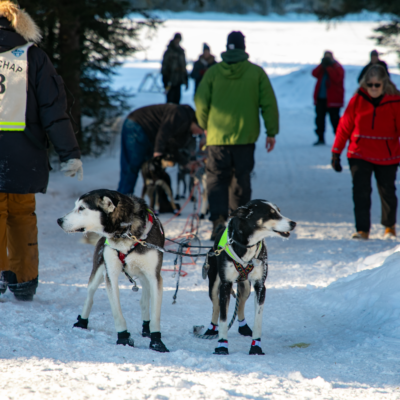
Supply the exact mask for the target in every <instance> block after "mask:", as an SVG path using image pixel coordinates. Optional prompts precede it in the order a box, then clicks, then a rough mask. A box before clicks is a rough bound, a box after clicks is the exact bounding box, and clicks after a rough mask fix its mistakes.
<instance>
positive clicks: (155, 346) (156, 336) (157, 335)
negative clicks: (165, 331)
mask: <svg viewBox="0 0 400 400" xmlns="http://www.w3.org/2000/svg"><path fill="white" fill-rule="evenodd" d="M150 339H151V341H150V346H149V347H150V349H151V350H154V351H158V352H159V353H169V350H168V349H167V348H166V347H165V344H164V343H163V342H162V341H161V332H152V333H150Z"/></svg>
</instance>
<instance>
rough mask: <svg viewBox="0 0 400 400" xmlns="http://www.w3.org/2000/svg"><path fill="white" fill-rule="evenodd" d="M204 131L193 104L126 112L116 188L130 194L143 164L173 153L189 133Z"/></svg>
mask: <svg viewBox="0 0 400 400" xmlns="http://www.w3.org/2000/svg"><path fill="white" fill-rule="evenodd" d="M200 133H203V130H202V129H201V128H200V127H199V126H198V125H197V119H196V115H195V112H194V110H193V108H192V107H190V106H188V105H177V104H171V103H168V104H157V105H154V106H147V107H142V108H138V109H137V110H135V111H133V112H132V113H130V114H129V115H128V117H127V118H126V120H125V122H124V125H123V127H122V133H121V175H120V181H119V185H118V191H119V192H120V193H123V194H132V193H133V191H134V189H135V185H136V180H137V177H138V174H139V171H140V169H141V167H142V165H143V163H144V162H145V161H147V160H149V159H151V158H152V157H158V156H161V155H164V156H165V155H172V156H173V157H175V156H176V154H177V151H178V150H179V149H180V148H183V147H184V146H185V145H186V143H187V142H188V141H189V140H190V138H191V136H192V134H193V135H196V134H200Z"/></svg>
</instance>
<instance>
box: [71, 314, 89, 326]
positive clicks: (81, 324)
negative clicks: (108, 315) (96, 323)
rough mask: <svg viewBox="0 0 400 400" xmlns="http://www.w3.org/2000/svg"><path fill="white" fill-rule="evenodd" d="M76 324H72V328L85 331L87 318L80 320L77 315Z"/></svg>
mask: <svg viewBox="0 0 400 400" xmlns="http://www.w3.org/2000/svg"><path fill="white" fill-rule="evenodd" d="M77 320H78V322H75V323H74V326H73V328H81V329H87V326H88V323H89V318H86V319H85V318H82V317H81V316H80V315H78V318H77Z"/></svg>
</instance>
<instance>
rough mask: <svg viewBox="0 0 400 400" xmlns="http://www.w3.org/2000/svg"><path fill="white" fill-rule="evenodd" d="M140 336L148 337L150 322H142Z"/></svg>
mask: <svg viewBox="0 0 400 400" xmlns="http://www.w3.org/2000/svg"><path fill="white" fill-rule="evenodd" d="M142 336H143V337H148V338H149V337H150V321H143V326H142Z"/></svg>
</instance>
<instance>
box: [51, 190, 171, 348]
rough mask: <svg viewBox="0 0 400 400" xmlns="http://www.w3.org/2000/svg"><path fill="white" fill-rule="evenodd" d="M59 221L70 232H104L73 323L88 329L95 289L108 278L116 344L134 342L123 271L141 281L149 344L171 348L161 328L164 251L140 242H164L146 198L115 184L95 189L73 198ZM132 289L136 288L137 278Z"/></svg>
mask: <svg viewBox="0 0 400 400" xmlns="http://www.w3.org/2000/svg"><path fill="white" fill-rule="evenodd" d="M57 222H58V224H59V225H60V226H61V228H62V229H64V231H66V232H68V233H72V232H95V233H97V234H99V235H100V236H101V237H102V238H101V239H100V240H99V241H98V242H97V245H96V249H95V252H94V256H93V269H92V273H91V275H90V278H89V284H88V293H87V298H86V302H85V304H84V306H83V310H82V313H81V315H79V316H78V322H77V323H75V325H74V326H75V327H77V328H83V329H87V326H88V322H89V314H90V310H91V308H92V305H93V296H94V293H95V292H96V289H97V288H98V286H99V285H100V284H101V283H102V282H103V281H104V280H105V283H106V289H107V294H108V298H109V301H110V305H111V310H112V313H113V316H114V323H115V328H116V330H117V333H118V341H117V344H122V345H128V346H132V347H133V346H134V341H133V339H132V338H131V337H130V333H129V332H128V331H127V326H126V321H125V319H124V317H123V315H122V310H121V304H120V297H119V288H118V277H119V275H120V274H121V272H124V273H125V275H126V276H127V277H128V279H129V280H130V281H131V282H132V283H134V284H135V281H134V280H133V278H132V277H138V278H139V280H140V282H141V284H142V289H143V290H142V298H141V300H140V305H141V309H142V320H143V331H142V336H144V337H150V339H151V341H150V349H152V350H155V351H159V352H167V351H168V349H167V348H166V347H165V345H164V344H163V342H162V341H161V332H160V313H161V302H162V294H163V280H162V277H161V274H160V271H161V265H162V261H163V253H162V252H160V251H159V250H157V249H154V248H151V247H145V246H144V245H141V244H140V243H139V241H146V242H147V243H150V244H152V245H156V246H159V247H163V246H164V241H165V237H164V232H163V227H162V225H161V222H160V221H159V220H158V219H157V218H156V217H155V215H154V214H153V212H152V211H151V210H150V209H148V208H147V206H146V203H145V202H144V200H142V199H139V198H137V197H134V196H133V197H128V196H125V195H123V194H121V193H119V192H116V191H113V190H106V189H99V190H93V191H91V192H89V193H86V194H84V195H82V196H81V197H80V198H79V199H78V200H77V201H76V202H75V207H74V209H73V210H72V211H71V212H70V213H68V214H67V215H65V216H64V217H62V218H59V219H58V220H57ZM133 289H134V290H135V289H136V290H137V288H136V284H135V286H134V287H133ZM150 304H151V314H150Z"/></svg>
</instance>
